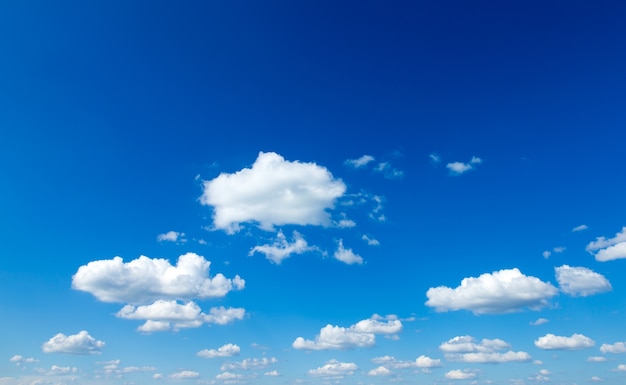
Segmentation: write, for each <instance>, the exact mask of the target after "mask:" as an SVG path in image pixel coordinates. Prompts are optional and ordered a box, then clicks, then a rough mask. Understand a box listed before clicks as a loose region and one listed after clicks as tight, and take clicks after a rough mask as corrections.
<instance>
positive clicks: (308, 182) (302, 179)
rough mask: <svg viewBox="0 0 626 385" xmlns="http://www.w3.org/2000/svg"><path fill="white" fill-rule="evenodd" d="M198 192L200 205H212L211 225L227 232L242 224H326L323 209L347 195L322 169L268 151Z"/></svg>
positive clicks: (270, 226)
mask: <svg viewBox="0 0 626 385" xmlns="http://www.w3.org/2000/svg"><path fill="white" fill-rule="evenodd" d="M203 188H204V191H203V193H202V196H201V197H200V203H201V204H203V205H206V206H211V207H213V227H214V228H215V229H218V230H224V231H226V232H227V233H229V234H233V233H236V232H238V231H239V230H240V229H241V224H242V223H254V224H257V225H258V226H259V227H260V228H261V229H264V230H270V231H271V230H273V229H274V226H277V225H288V224H291V225H322V226H329V225H330V224H331V220H330V214H329V212H328V210H331V209H333V208H334V204H335V200H336V199H337V198H339V197H341V196H342V195H343V194H344V193H345V191H346V185H345V184H344V183H343V182H342V181H341V180H339V179H335V178H334V177H333V175H332V174H331V173H330V171H328V170H327V169H326V168H325V167H322V166H319V165H317V164H315V163H302V162H299V161H294V162H290V161H286V160H285V159H284V158H283V157H282V156H280V155H278V154H276V153H273V152H267V153H266V152H260V153H259V156H258V157H257V159H256V161H255V162H254V164H253V165H252V168H244V169H242V170H240V171H237V172H235V173H233V174H227V173H222V174H220V175H219V176H218V177H216V178H215V179H212V180H210V181H204V182H203Z"/></svg>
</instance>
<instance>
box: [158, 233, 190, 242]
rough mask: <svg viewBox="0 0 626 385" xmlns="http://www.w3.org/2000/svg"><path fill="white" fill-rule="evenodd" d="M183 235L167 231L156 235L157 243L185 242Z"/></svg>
mask: <svg viewBox="0 0 626 385" xmlns="http://www.w3.org/2000/svg"><path fill="white" fill-rule="evenodd" d="M184 237H185V233H180V232H178V231H168V232H167V233H164V234H159V235H157V241H159V242H181V243H185V242H187V239H185V238H184Z"/></svg>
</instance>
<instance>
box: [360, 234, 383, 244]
mask: <svg viewBox="0 0 626 385" xmlns="http://www.w3.org/2000/svg"><path fill="white" fill-rule="evenodd" d="M361 239H363V240H364V241H365V242H367V244H368V245H370V246H379V245H380V242H379V241H378V239H375V238H370V237H368V236H367V235H365V234H363V236H362V237H361Z"/></svg>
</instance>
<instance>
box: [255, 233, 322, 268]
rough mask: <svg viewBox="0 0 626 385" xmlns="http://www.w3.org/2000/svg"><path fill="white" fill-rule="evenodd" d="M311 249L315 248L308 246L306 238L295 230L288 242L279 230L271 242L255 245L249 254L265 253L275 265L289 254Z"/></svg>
mask: <svg viewBox="0 0 626 385" xmlns="http://www.w3.org/2000/svg"><path fill="white" fill-rule="evenodd" d="M311 250H316V249H315V248H314V247H311V246H309V245H308V244H307V242H306V240H305V239H304V238H303V237H302V235H301V234H300V233H298V232H297V231H294V232H293V242H292V243H289V242H288V241H287V237H285V235H284V234H283V232H282V231H279V232H278V234H277V235H276V240H275V241H274V243H273V244H271V245H269V244H267V245H261V246H255V247H254V248H252V250H250V253H249V255H253V254H254V253H262V254H265V258H267V259H269V260H270V261H272V262H274V263H275V264H277V265H280V263H281V262H282V261H283V259H285V258H289V257H290V256H291V254H302V253H305V252H307V251H311Z"/></svg>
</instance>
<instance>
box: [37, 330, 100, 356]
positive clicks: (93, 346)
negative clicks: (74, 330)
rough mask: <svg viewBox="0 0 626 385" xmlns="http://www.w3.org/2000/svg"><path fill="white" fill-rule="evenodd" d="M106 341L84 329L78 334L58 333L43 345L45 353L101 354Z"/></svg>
mask: <svg viewBox="0 0 626 385" xmlns="http://www.w3.org/2000/svg"><path fill="white" fill-rule="evenodd" d="M104 345H105V343H104V342H102V341H98V340H96V339H95V338H93V337H92V336H90V335H89V333H87V331H85V330H82V331H80V332H79V333H78V334H73V335H69V336H66V335H65V334H63V333H58V334H57V335H55V336H54V337H52V338H50V339H49V340H48V341H47V342H44V344H43V345H42V346H41V349H42V350H43V352H44V353H67V354H100V353H101V352H100V351H101V349H102V348H103V347H104Z"/></svg>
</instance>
